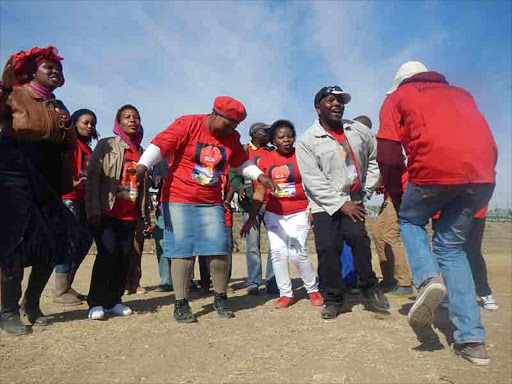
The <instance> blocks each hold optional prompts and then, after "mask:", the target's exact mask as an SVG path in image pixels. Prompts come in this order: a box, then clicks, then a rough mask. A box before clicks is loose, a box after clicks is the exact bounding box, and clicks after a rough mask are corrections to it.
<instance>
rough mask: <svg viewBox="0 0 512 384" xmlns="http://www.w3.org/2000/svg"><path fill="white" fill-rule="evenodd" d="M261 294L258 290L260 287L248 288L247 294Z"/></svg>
mask: <svg viewBox="0 0 512 384" xmlns="http://www.w3.org/2000/svg"><path fill="white" fill-rule="evenodd" d="M259 293H260V290H259V289H258V287H250V288H247V294H248V295H251V296H258V294H259Z"/></svg>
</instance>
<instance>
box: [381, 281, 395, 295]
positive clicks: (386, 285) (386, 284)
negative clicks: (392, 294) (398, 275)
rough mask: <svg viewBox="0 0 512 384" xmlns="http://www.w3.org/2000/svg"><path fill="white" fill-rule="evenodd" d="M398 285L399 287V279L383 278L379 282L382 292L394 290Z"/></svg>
mask: <svg viewBox="0 0 512 384" xmlns="http://www.w3.org/2000/svg"><path fill="white" fill-rule="evenodd" d="M396 287H398V282H397V281H384V280H381V281H380V282H379V288H380V290H381V291H382V292H388V291H392V290H393V289H395V288H396Z"/></svg>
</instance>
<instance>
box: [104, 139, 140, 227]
mask: <svg viewBox="0 0 512 384" xmlns="http://www.w3.org/2000/svg"><path fill="white" fill-rule="evenodd" d="M139 160H140V154H139V153H138V152H136V151H134V150H133V149H132V148H128V149H125V150H124V156H123V170H122V172H121V179H120V180H119V186H118V187H117V196H116V200H115V202H114V206H113V207H112V209H111V210H110V211H103V214H104V215H109V216H112V217H115V218H116V219H120V220H135V219H137V178H136V176H135V168H137V162H138V161H139Z"/></svg>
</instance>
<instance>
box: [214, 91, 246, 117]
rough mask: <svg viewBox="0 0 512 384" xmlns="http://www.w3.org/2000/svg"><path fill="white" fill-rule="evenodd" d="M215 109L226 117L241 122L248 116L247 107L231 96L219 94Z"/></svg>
mask: <svg viewBox="0 0 512 384" xmlns="http://www.w3.org/2000/svg"><path fill="white" fill-rule="evenodd" d="M213 110H214V111H215V112H217V113H218V114H219V115H221V116H223V117H225V118H226V119H229V120H233V121H236V122H237V123H241V122H242V121H244V119H245V118H246V116H247V112H246V110H245V107H244V106H243V105H242V103H241V102H239V101H238V100H235V99H233V98H232V97H229V96H219V97H216V98H215V101H214V102H213Z"/></svg>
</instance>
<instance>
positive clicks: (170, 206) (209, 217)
mask: <svg viewBox="0 0 512 384" xmlns="http://www.w3.org/2000/svg"><path fill="white" fill-rule="evenodd" d="M162 214H163V217H164V245H163V256H164V257H167V258H171V259H183V258H187V257H194V256H219V255H227V254H228V244H227V236H226V226H225V222H224V207H223V206H222V205H212V204H185V203H162Z"/></svg>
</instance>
